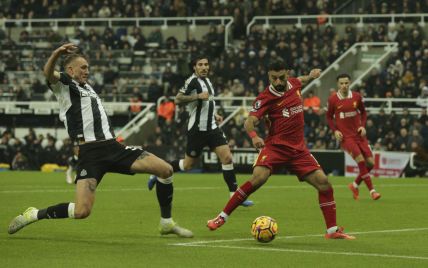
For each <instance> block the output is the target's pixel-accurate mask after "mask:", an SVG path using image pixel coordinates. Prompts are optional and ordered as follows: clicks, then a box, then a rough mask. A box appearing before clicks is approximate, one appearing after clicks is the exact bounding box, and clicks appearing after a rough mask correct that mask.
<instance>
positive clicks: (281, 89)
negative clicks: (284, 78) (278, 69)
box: [274, 85, 285, 92]
mask: <svg viewBox="0 0 428 268" xmlns="http://www.w3.org/2000/svg"><path fill="white" fill-rule="evenodd" d="M274 88H275V90H276V91H280V92H283V91H285V86H284V85H276V86H274Z"/></svg>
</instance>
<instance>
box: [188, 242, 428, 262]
mask: <svg viewBox="0 0 428 268" xmlns="http://www.w3.org/2000/svg"><path fill="white" fill-rule="evenodd" d="M191 247H208V248H228V249H243V250H258V251H280V252H296V253H312V254H327V255H345V256H363V257H382V258H395V259H413V260H428V257H420V256H406V255H392V254H381V253H365V252H338V251H321V250H304V249H284V248H261V247H238V246H217V245H216V246H213V245H206V244H205V245H191Z"/></svg>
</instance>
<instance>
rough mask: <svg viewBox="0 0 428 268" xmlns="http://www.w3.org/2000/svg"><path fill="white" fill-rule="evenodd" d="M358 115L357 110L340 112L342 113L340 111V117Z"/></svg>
mask: <svg viewBox="0 0 428 268" xmlns="http://www.w3.org/2000/svg"><path fill="white" fill-rule="evenodd" d="M356 115H357V112H356V111H352V112H347V113H344V112H340V113H339V118H341V119H343V118H347V117H354V116H356Z"/></svg>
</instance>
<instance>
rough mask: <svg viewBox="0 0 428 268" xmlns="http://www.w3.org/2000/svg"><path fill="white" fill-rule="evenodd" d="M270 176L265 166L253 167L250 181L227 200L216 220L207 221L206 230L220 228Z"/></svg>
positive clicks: (269, 171)
mask: <svg viewBox="0 0 428 268" xmlns="http://www.w3.org/2000/svg"><path fill="white" fill-rule="evenodd" d="M270 174H271V170H270V168H268V167H266V166H255V167H254V170H253V175H252V176H251V179H250V180H248V181H246V182H245V183H244V184H242V185H241V186H240V187H239V188H238V190H236V192H235V193H234V194H233V196H232V197H231V198H230V199H229V202H227V204H226V206H225V207H224V209H223V211H222V212H220V214H219V215H218V216H217V217H216V218H214V219H212V220H209V221H208V223H207V226H208V228H209V229H210V230H212V231H213V230H216V229H217V228H219V227H220V226H222V225H223V224H224V223H225V222H226V220H227V218H228V217H229V216H230V215H231V214H232V212H233V211H234V210H235V209H236V208H237V207H238V206H239V205H240V204H241V203H242V202H244V201H245V200H246V199H247V198H248V196H250V195H251V194H252V193H253V192H255V191H256V190H257V189H258V188H260V187H261V186H262V185H263V184H264V183H265V182H266V181H267V180H268V178H269V176H270Z"/></svg>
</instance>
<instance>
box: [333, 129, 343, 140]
mask: <svg viewBox="0 0 428 268" xmlns="http://www.w3.org/2000/svg"><path fill="white" fill-rule="evenodd" d="M334 136H335V137H336V140H338V141H342V139H343V134H342V132H340V131H339V130H336V131H335V132H334Z"/></svg>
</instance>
